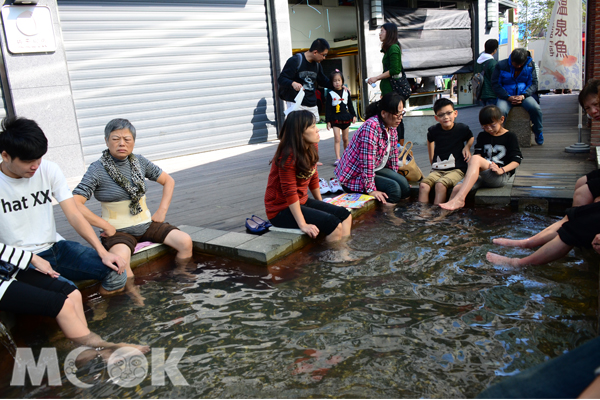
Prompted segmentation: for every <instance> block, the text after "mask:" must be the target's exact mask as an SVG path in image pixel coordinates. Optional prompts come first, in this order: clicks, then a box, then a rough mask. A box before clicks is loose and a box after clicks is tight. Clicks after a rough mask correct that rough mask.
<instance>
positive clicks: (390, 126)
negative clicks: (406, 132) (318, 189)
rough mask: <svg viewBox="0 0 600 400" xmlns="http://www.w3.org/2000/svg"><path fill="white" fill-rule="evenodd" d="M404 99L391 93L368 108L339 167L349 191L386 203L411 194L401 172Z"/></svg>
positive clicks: (343, 184) (394, 201)
mask: <svg viewBox="0 0 600 400" xmlns="http://www.w3.org/2000/svg"><path fill="white" fill-rule="evenodd" d="M403 103H404V99H403V98H402V96H400V95H399V94H398V93H396V92H390V93H388V94H386V95H385V96H383V97H382V98H381V100H379V101H378V102H376V103H373V104H371V105H370V106H369V108H368V109H367V118H368V119H367V120H366V121H365V123H364V124H363V125H362V126H361V127H360V128H359V129H358V131H357V132H356V133H355V134H354V136H352V139H351V140H350V144H349V145H348V148H347V149H346V150H345V151H344V154H343V155H342V158H341V159H340V162H339V163H338V165H337V167H336V168H335V176H336V177H337V178H338V180H339V181H340V183H341V184H342V188H343V189H344V191H346V192H358V193H366V194H368V195H370V196H374V197H375V198H376V199H377V200H379V201H381V202H382V203H387V202H390V203H397V202H398V201H400V199H403V198H406V197H408V196H409V195H410V185H409V184H408V181H407V180H406V178H405V177H404V176H402V175H401V174H399V173H398V132H397V131H396V128H397V127H398V125H399V124H400V122H401V121H402V117H403V116H404V114H405V113H406V112H405V111H404V104H403Z"/></svg>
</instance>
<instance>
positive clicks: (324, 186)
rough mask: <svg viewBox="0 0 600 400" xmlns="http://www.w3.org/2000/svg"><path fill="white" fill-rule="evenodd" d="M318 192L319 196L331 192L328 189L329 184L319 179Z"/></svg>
mask: <svg viewBox="0 0 600 400" xmlns="http://www.w3.org/2000/svg"><path fill="white" fill-rule="evenodd" d="M319 190H320V191H321V194H325V193H329V192H331V188H330V187H329V183H327V181H326V180H325V179H323V178H319Z"/></svg>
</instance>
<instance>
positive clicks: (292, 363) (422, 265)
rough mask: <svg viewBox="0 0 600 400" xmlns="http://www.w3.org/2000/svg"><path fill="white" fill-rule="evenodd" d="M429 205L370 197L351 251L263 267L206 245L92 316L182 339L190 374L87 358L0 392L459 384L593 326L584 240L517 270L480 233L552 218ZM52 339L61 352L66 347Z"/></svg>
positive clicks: (155, 342)
mask: <svg viewBox="0 0 600 400" xmlns="http://www.w3.org/2000/svg"><path fill="white" fill-rule="evenodd" d="M431 210H432V214H433V216H434V217H435V216H437V215H439V211H435V209H431ZM427 212H428V211H427V208H425V209H422V208H420V207H419V206H418V205H416V204H409V205H405V206H401V207H399V208H397V209H396V210H395V211H392V210H391V209H389V210H378V211H375V212H373V214H370V215H369V217H368V218H364V217H363V218H362V219H360V220H359V221H357V223H356V224H355V226H354V230H353V238H352V240H351V241H350V242H349V243H348V246H349V248H350V250H348V251H346V250H344V249H340V248H329V247H327V246H325V245H313V246H312V247H310V248H306V249H304V250H302V251H301V252H298V253H296V254H295V255H293V256H291V257H289V258H288V259H286V260H282V261H280V262H278V263H276V264H275V266H273V267H271V268H269V269H268V270H267V269H266V268H260V267H253V266H248V265H243V264H240V263H238V262H234V261H229V260H223V259H219V258H210V257H202V259H201V260H200V261H199V264H198V265H199V268H198V269H197V270H196V271H194V275H195V276H194V277H193V278H185V277H174V276H172V274H171V272H168V271H167V272H154V273H153V274H151V275H148V276H146V277H143V278H140V279H138V280H139V281H140V283H142V285H141V292H142V295H143V296H144V297H145V298H146V301H145V305H144V306H135V305H133V304H132V303H131V302H130V301H128V300H127V296H122V297H121V298H113V299H111V300H110V301H109V302H108V309H107V310H106V311H107V316H106V317H105V318H104V319H102V320H100V321H91V322H90V328H91V329H92V330H93V331H95V332H97V333H99V334H100V335H102V336H103V337H106V338H107V339H109V340H112V341H127V342H143V343H147V344H149V345H150V346H152V347H164V348H166V349H167V354H168V353H169V352H170V351H171V349H173V348H175V347H184V348H186V349H187V350H186V354H185V356H184V357H183V358H182V360H181V362H180V363H179V370H180V371H181V373H182V375H183V376H184V377H185V378H186V380H187V381H188V382H189V384H190V385H189V386H174V385H172V384H171V383H167V385H166V386H163V387H159V386H157V387H154V386H152V384H151V381H150V379H149V378H146V380H145V381H143V382H142V383H141V384H140V385H139V386H137V387H135V388H121V387H120V386H117V385H115V384H112V383H111V382H108V376H107V374H106V373H105V372H102V371H103V370H102V368H103V365H102V362H101V361H100V360H99V359H96V360H95V362H91V363H89V364H88V365H86V366H84V367H82V368H81V369H80V370H79V372H78V376H79V377H80V379H81V380H85V381H86V382H92V383H95V386H94V387H93V388H92V389H86V390H83V389H78V388H75V387H74V386H73V385H72V384H70V383H69V382H68V381H66V379H63V386H62V387H48V386H43V387H40V388H38V387H31V386H26V387H24V388H10V387H7V386H6V385H3V387H4V388H3V389H2V392H3V393H4V396H6V397H101V398H106V397H119V398H129V397H131V398H140V397H144V398H147V397H161V398H162V397H167V398H182V397H190V398H198V397H203V398H248V397H249V398H255V397H260V398H269V397H271V398H273V397H276V398H306V397H319V398H322V397H336V398H337V397H345V398H347V397H352V398H365V397H366V398H402V397H410V398H419V397H434V398H435V397H446V398H447V397H449V398H464V397H474V396H476V395H477V394H478V393H479V392H480V391H481V390H483V389H484V388H485V387H487V386H488V385H489V384H491V383H493V382H497V381H499V380H500V379H502V378H503V377H504V376H509V375H513V374H515V373H518V372H519V371H522V370H524V369H526V368H528V367H531V366H534V365H537V364H539V363H541V362H543V361H544V360H547V359H549V358H552V357H556V356H557V355H560V354H562V353H563V352H564V351H567V350H569V349H573V348H574V347H577V346H579V345H581V344H583V343H584V342H586V341H587V340H589V339H591V338H593V337H595V335H596V321H597V320H596V313H597V308H598V274H597V262H595V261H594V258H593V257H590V256H589V254H583V253H581V252H579V251H573V252H571V253H570V254H569V255H568V256H567V257H565V258H564V259H562V260H560V261H558V262H554V263H552V264H549V265H545V266H538V267H526V268H522V269H510V268H505V267H498V266H493V265H491V264H490V263H488V262H487V261H486V260H485V254H486V252H487V251H489V250H492V249H494V250H495V251H498V252H500V253H501V254H511V255H519V256H523V255H525V254H528V253H529V252H530V251H529V250H521V249H507V248H499V247H497V246H494V245H493V244H491V239H492V238H494V237H500V236H507V235H508V236H511V237H525V236H529V235H531V234H532V233H535V232H537V231H539V230H541V229H542V228H544V227H546V226H547V225H549V224H550V223H552V222H554V221H556V218H553V217H545V216H536V215H534V214H512V213H510V212H509V211H508V210H505V209H477V210H472V209H471V210H463V211H461V212H458V213H455V214H453V215H450V216H447V217H445V218H441V219H440V220H438V221H434V220H432V218H431V217H427V218H423V216H422V214H423V213H427ZM344 259H346V260H348V259H351V261H344ZM586 259H587V260H586ZM96 301H100V302H103V301H104V300H96ZM91 314H92V312H90V318H91V317H92V315H91ZM38 342H39V338H38ZM59 342H60V340H59ZM62 342H64V343H63V345H62V348H63V349H62V350H60V349H59V357H60V356H61V355H62V356H63V357H64V355H66V353H67V352H68V351H70V350H71V349H72V348H73V346H69V345H68V343H66V342H67V341H66V340H64V339H62ZM37 345H38V347H45V346H56V345H57V344H56V342H54V343H51V344H48V343H47V342H46V343H43V342H42V343H37ZM59 347H60V346H59ZM148 360H150V357H148ZM149 362H150V361H149ZM167 382H169V381H168V380H167Z"/></svg>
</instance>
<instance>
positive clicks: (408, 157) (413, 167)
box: [398, 142, 423, 182]
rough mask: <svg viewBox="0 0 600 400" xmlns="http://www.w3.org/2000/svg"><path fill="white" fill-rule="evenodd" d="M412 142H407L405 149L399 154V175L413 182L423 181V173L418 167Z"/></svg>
mask: <svg viewBox="0 0 600 400" xmlns="http://www.w3.org/2000/svg"><path fill="white" fill-rule="evenodd" d="M412 146H413V144H412V142H406V143H405V144H404V148H403V149H402V150H400V153H399V154H398V173H399V174H402V175H404V177H405V178H406V179H407V180H409V181H412V182H417V181H420V180H421V179H423V172H421V168H419V166H418V165H417V162H416V161H415V158H414V157H413V152H412Z"/></svg>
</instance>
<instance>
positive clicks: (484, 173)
mask: <svg viewBox="0 0 600 400" xmlns="http://www.w3.org/2000/svg"><path fill="white" fill-rule="evenodd" d="M479 123H480V124H481V127H482V128H483V132H481V133H480V134H479V135H478V136H477V143H476V144H475V154H474V155H473V157H471V160H469V168H468V169H467V173H466V174H465V179H464V180H463V183H462V184H460V183H459V184H458V185H456V187H455V188H454V190H453V191H452V195H451V196H450V201H448V202H447V203H442V204H440V207H442V208H444V209H446V210H457V209H459V208H461V207H464V205H465V199H466V198H467V195H468V194H469V191H470V190H471V188H475V189H478V188H480V187H494V188H497V187H502V186H504V185H506V182H508V180H509V179H510V177H512V176H513V175H514V174H515V171H516V169H517V167H518V166H519V165H520V164H521V160H522V159H523V156H522V154H521V148H520V147H519V139H517V135H515V134H514V133H513V132H510V131H508V130H507V129H505V128H504V126H502V124H503V123H504V116H503V115H502V111H500V109H499V108H498V107H496V106H486V107H483V108H482V109H481V111H480V112H479Z"/></svg>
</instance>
